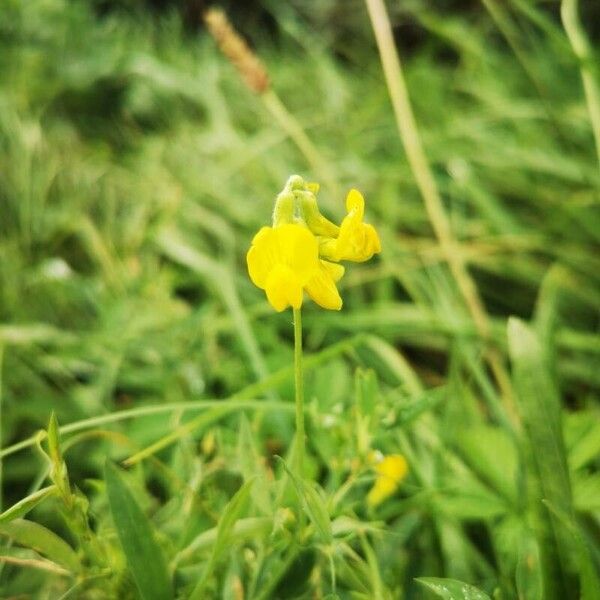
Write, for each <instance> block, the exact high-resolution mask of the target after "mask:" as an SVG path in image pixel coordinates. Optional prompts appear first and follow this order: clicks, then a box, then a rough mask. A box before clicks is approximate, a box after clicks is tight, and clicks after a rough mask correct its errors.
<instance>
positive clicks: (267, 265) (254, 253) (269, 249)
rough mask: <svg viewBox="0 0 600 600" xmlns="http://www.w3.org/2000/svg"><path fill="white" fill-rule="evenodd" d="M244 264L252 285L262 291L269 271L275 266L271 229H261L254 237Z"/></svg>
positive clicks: (273, 238) (273, 236)
mask: <svg viewBox="0 0 600 600" xmlns="http://www.w3.org/2000/svg"><path fill="white" fill-rule="evenodd" d="M246 263H247V264H248V274H249V275H250V279H251V280H252V283H253V284H254V285H255V286H256V287H259V288H261V289H264V288H265V285H266V282H267V277H268V275H269V272H270V270H271V269H272V268H273V267H274V266H275V264H277V253H276V249H275V235H274V231H273V229H272V228H271V227H262V228H261V229H260V231H259V232H258V233H257V234H256V235H255V236H254V239H253V240H252V245H251V246H250V250H248V253H247V254H246Z"/></svg>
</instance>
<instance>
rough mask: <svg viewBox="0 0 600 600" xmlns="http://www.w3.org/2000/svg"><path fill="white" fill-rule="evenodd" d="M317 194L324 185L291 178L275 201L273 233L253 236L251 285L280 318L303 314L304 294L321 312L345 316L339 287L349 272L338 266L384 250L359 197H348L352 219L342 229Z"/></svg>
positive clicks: (266, 230) (348, 217) (353, 193)
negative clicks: (324, 210) (290, 312)
mask: <svg viewBox="0 0 600 600" xmlns="http://www.w3.org/2000/svg"><path fill="white" fill-rule="evenodd" d="M318 191H319V184H317V183H307V182H305V181H304V180H303V179H302V177H300V176H299V175H292V176H291V177H290V178H289V179H288V181H287V183H286V184H285V186H284V188H283V190H282V191H281V193H280V194H279V195H278V196H277V199H276V201H275V207H274V210H273V227H263V228H262V229H261V230H260V231H259V232H258V233H257V234H256V235H255V236H254V239H253V240H252V245H251V247H250V250H249V251H248V254H247V256H246V261H247V263H248V272H249V274H250V279H252V282H253V283H254V284H255V285H256V286H257V287H259V288H261V289H263V290H265V292H266V294H267V300H268V301H269V303H270V304H271V306H272V307H273V308H274V309H275V310H277V311H279V312H281V311H282V310H284V309H285V308H287V307H288V306H292V307H293V308H296V309H298V308H300V306H301V305H302V300H303V294H304V292H305V291H306V292H307V294H308V295H309V296H310V298H312V300H314V302H316V303H317V304H318V305H319V306H321V307H323V308H326V309H329V310H340V308H341V307H342V298H341V296H340V294H339V292H338V289H337V287H336V282H337V281H339V280H340V278H341V277H342V276H343V275H344V267H342V266H341V265H339V264H336V263H338V262H339V261H340V260H351V261H355V262H363V261H365V260H368V259H369V258H371V257H372V256H373V254H375V253H376V252H380V250H381V244H380V242H379V236H378V235H377V232H376V231H375V228H374V227H373V226H372V225H368V224H366V223H363V217H364V212H365V201H364V199H363V197H362V195H361V194H360V192H358V191H357V190H350V192H349V193H348V196H347V198H346V208H347V210H348V214H347V215H346V217H345V218H344V220H343V221H342V224H341V225H340V226H339V227H338V226H337V225H336V224H335V223H332V222H331V221H330V220H329V219H327V218H326V217H324V216H323V215H322V214H321V212H320V210H319V206H318V204H317V198H316V194H317V193H318ZM331 261H334V262H331Z"/></svg>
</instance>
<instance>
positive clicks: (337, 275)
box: [320, 260, 346, 282]
mask: <svg viewBox="0 0 600 600" xmlns="http://www.w3.org/2000/svg"><path fill="white" fill-rule="evenodd" d="M320 262H321V267H322V268H323V269H325V270H326V271H328V272H329V275H331V278H332V279H333V280H334V281H336V282H337V281H339V280H340V279H341V278H342V277H343V276H344V273H345V271H346V269H345V268H344V267H343V266H342V265H338V264H337V263H332V262H329V261H327V260H322V261H320Z"/></svg>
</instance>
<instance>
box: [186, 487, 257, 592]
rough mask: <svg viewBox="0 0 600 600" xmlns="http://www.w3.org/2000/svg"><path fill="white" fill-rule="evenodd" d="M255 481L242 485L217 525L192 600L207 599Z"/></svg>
mask: <svg viewBox="0 0 600 600" xmlns="http://www.w3.org/2000/svg"><path fill="white" fill-rule="evenodd" d="M254 481H255V479H254V478H253V479H249V480H248V481H246V483H244V485H242V487H241V488H240V489H239V490H238V491H237V492H236V493H235V495H234V496H233V498H232V499H231V500H230V501H229V502H228V504H227V506H226V507H225V510H224V511H223V514H222V515H221V518H220V519H219V523H218V525H217V536H216V540H215V544H214V546H213V551H212V554H211V557H210V559H209V561H208V564H207V566H206V569H205V570H204V573H203V574H202V577H201V578H200V581H199V582H198V584H197V585H196V587H195V589H194V591H193V592H192V594H191V596H190V600H201V599H202V598H205V597H206V596H205V594H204V589H205V588H206V585H207V583H208V581H209V579H210V576H211V575H212V572H213V571H214V569H215V567H216V565H217V562H218V561H219V559H220V558H221V556H222V555H223V554H224V553H225V551H227V550H228V549H229V546H230V544H231V542H232V538H233V532H234V527H235V524H236V522H237V520H238V519H239V518H240V516H241V515H242V513H243V512H244V511H245V510H246V507H247V504H248V500H249V498H250V494H251V493H252V486H253V484H254Z"/></svg>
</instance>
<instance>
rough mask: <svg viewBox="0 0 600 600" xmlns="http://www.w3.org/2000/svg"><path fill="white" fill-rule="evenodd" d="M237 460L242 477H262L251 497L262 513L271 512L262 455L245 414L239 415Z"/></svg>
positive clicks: (253, 489) (254, 487)
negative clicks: (262, 479)
mask: <svg viewBox="0 0 600 600" xmlns="http://www.w3.org/2000/svg"><path fill="white" fill-rule="evenodd" d="M237 454H238V461H239V465H240V470H241V472H242V475H243V476H244V479H246V480H249V479H251V478H253V477H256V476H259V477H263V478H264V479H265V481H261V483H260V485H255V486H253V488H252V499H253V500H254V505H255V506H256V507H257V509H258V510H260V512H262V513H263V514H271V513H272V511H273V508H272V502H271V497H270V495H269V487H268V485H267V481H266V472H265V469H264V467H263V463H262V457H261V456H260V454H259V452H258V449H257V447H256V444H255V442H254V436H253V435H252V431H251V429H250V423H249V422H248V419H247V418H246V415H244V414H242V415H241V417H240V430H239V435H238V448H237Z"/></svg>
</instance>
